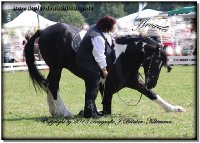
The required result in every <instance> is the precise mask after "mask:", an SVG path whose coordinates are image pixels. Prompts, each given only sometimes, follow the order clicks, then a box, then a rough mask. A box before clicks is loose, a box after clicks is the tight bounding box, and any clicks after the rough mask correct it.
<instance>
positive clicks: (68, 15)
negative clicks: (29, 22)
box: [40, 2, 85, 27]
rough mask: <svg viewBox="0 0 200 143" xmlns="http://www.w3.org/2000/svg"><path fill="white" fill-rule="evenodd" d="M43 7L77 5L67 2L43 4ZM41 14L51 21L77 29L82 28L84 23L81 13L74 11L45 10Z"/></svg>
mask: <svg viewBox="0 0 200 143" xmlns="http://www.w3.org/2000/svg"><path fill="white" fill-rule="evenodd" d="M41 6H42V7H45V8H47V7H50V8H52V7H62V6H63V7H76V5H75V3H66V2H48V3H47V2H41ZM40 14H41V15H42V16H44V17H46V18H47V19H49V20H52V21H56V22H62V23H67V24H70V25H73V26H76V27H80V26H81V25H82V24H83V23H84V22H85V20H84V17H83V16H82V15H81V13H80V12H79V11H74V10H57V11H56V10H53V11H49V10H43V11H41V12H40Z"/></svg>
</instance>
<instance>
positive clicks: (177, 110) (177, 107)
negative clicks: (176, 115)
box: [173, 106, 186, 112]
mask: <svg viewBox="0 0 200 143" xmlns="http://www.w3.org/2000/svg"><path fill="white" fill-rule="evenodd" d="M173 111H174V112H185V111H186V110H185V109H184V108H183V107H182V106H174V107H173Z"/></svg>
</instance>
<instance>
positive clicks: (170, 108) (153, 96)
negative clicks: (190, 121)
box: [130, 81, 186, 112]
mask: <svg viewBox="0 0 200 143" xmlns="http://www.w3.org/2000/svg"><path fill="white" fill-rule="evenodd" d="M130 88H133V89H136V90H137V91H139V92H140V93H142V94H144V95H145V96H147V97H148V98H149V99H151V100H152V101H154V102H155V103H157V104H158V105H159V106H161V107H162V108H163V109H164V110H165V111H166V112H184V111H186V110H185V109H184V108H183V107H181V106H173V105H172V104H170V103H168V102H166V101H165V100H164V99H162V98H161V97H160V96H159V95H158V94H156V93H155V92H153V91H152V90H149V89H147V88H146V87H145V85H144V83H143V82H142V81H140V82H138V83H136V84H134V86H133V85H132V86H130Z"/></svg>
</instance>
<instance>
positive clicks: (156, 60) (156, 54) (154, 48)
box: [143, 44, 167, 89]
mask: <svg viewBox="0 0 200 143" xmlns="http://www.w3.org/2000/svg"><path fill="white" fill-rule="evenodd" d="M143 51H144V60H143V67H144V74H145V85H146V87H147V88H148V89H152V88H154V87H155V86H156V84H157V81H158V78H159V75H160V71H161V68H162V67H163V66H164V65H165V66H166V63H167V57H166V54H165V51H164V48H163V47H162V46H158V45H151V44H147V45H146V46H145V47H144V49H143Z"/></svg>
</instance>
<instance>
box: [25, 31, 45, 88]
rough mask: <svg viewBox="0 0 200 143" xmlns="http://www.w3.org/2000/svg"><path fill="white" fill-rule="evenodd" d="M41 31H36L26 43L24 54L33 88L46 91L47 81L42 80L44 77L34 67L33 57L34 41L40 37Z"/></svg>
mask: <svg viewBox="0 0 200 143" xmlns="http://www.w3.org/2000/svg"><path fill="white" fill-rule="evenodd" d="M40 33H41V31H40V30H38V31H37V32H36V33H35V34H34V35H33V36H32V37H31V38H30V39H29V41H28V42H27V44H26V46H25V48H24V53H25V58H26V64H27V65H28V71H29V75H30V78H31V80H32V82H33V86H34V88H35V89H36V87H38V88H39V89H44V90H45V89H46V87H47V80H46V79H45V78H44V76H43V75H42V74H41V73H40V72H39V71H38V69H37V67H36V65H35V56H34V42H35V39H37V38H38V37H40Z"/></svg>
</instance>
